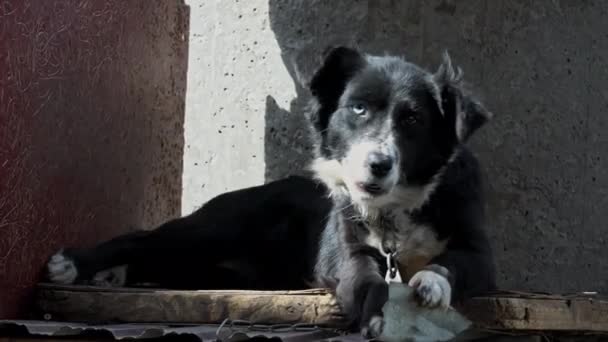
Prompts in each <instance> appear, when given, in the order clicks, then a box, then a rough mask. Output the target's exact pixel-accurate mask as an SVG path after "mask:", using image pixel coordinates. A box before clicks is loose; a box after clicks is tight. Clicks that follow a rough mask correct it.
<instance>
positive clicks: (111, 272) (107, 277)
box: [90, 265, 127, 287]
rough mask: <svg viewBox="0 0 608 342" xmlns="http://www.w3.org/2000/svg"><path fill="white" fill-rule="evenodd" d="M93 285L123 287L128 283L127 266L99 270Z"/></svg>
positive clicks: (92, 281)
mask: <svg viewBox="0 0 608 342" xmlns="http://www.w3.org/2000/svg"><path fill="white" fill-rule="evenodd" d="M90 283H91V285H93V286H101V287H121V286H124V285H125V284H126V283H127V266H126V265H123V266H116V267H113V268H109V269H107V270H103V271H101V272H97V273H96V274H95V276H94V277H93V279H92V280H91V282H90Z"/></svg>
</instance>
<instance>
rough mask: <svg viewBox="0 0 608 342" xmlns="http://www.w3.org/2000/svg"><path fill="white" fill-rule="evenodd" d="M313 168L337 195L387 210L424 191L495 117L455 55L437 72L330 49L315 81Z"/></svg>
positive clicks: (395, 60)
mask: <svg viewBox="0 0 608 342" xmlns="http://www.w3.org/2000/svg"><path fill="white" fill-rule="evenodd" d="M310 90H311V92H312V95H313V106H312V110H311V112H310V113H309V115H310V117H309V119H310V122H311V124H312V127H313V131H314V135H315V137H316V142H317V159H316V160H315V162H314V163H313V170H314V171H315V173H316V175H317V177H319V178H320V179H321V180H323V181H324V182H325V183H326V184H327V185H328V186H329V187H330V188H331V189H332V192H334V193H336V192H340V193H345V194H347V195H348V196H350V198H351V199H352V200H353V202H355V203H357V204H364V205H365V206H367V207H374V206H376V207H380V206H384V205H386V204H387V203H388V202H393V201H399V200H400V199H399V197H400V196H399V194H403V193H405V192H407V191H408V189H423V188H424V187H425V186H426V185H428V184H431V183H432V182H433V178H434V176H435V175H436V174H437V173H438V172H439V171H440V170H441V169H442V167H443V166H444V165H446V164H447V163H448V162H449V160H450V158H451V157H452V156H453V155H454V153H455V151H456V150H457V148H458V146H459V145H460V144H462V143H463V142H465V141H466V140H467V139H468V138H469V137H470V136H471V134H473V132H475V131H476V130H477V129H478V128H479V127H481V126H482V125H483V124H484V123H485V122H486V121H487V120H488V119H489V118H490V117H491V114H490V112H488V111H487V110H486V109H485V108H484V107H483V106H482V105H481V104H480V103H479V102H477V100H475V99H474V98H473V97H472V96H471V94H470V93H469V92H468V91H466V90H465V89H464V87H463V85H462V72H461V71H460V69H458V68H457V69H454V67H453V66H452V63H451V61H450V58H449V56H448V55H447V53H446V54H445V55H444V58H443V62H442V64H441V65H440V66H439V68H438V70H437V71H436V72H435V73H430V72H427V71H425V70H423V69H421V68H420V67H418V66H416V65H414V64H411V63H408V62H406V61H405V60H403V59H401V58H397V57H389V56H384V57H380V56H369V55H363V54H361V53H359V52H358V51H356V50H353V49H349V48H344V47H339V48H334V49H332V50H331V51H329V52H328V54H327V56H326V57H325V60H324V62H323V65H322V66H321V68H319V69H318V71H317V72H316V73H315V74H314V76H313V78H312V81H311V82H310Z"/></svg>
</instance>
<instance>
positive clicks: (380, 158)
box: [367, 152, 393, 177]
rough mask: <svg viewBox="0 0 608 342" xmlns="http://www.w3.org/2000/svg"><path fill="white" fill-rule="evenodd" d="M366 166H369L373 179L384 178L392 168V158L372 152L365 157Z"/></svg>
mask: <svg viewBox="0 0 608 342" xmlns="http://www.w3.org/2000/svg"><path fill="white" fill-rule="evenodd" d="M367 165H368V166H369V168H370V170H371V172H372V175H374V176H375V177H384V176H386V175H388V173H389V172H390V171H391V169H392V168H393V158H391V156H388V155H386V154H382V153H378V152H373V153H370V154H369V155H368V156H367Z"/></svg>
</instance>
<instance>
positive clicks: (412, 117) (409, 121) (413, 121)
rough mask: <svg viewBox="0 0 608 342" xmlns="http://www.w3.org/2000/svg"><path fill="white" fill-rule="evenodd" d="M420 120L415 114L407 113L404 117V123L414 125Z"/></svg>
mask: <svg viewBox="0 0 608 342" xmlns="http://www.w3.org/2000/svg"><path fill="white" fill-rule="evenodd" d="M417 122H418V117H417V116H416V115H414V114H410V115H407V116H406V117H405V118H403V123H404V124H406V125H414V124H416V123H417Z"/></svg>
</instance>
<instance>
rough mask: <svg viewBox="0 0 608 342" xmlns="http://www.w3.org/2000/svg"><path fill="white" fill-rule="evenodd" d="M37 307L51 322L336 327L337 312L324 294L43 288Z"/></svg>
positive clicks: (73, 287)
mask: <svg viewBox="0 0 608 342" xmlns="http://www.w3.org/2000/svg"><path fill="white" fill-rule="evenodd" d="M38 306H39V309H40V310H41V312H42V313H44V314H48V315H50V317H49V316H47V318H50V319H53V320H65V321H75V322H131V323H149V322H171V323H221V322H222V321H224V320H225V319H226V318H230V319H232V320H249V321H253V322H256V323H289V324H293V323H308V324H316V325H320V326H336V325H339V323H340V310H339V307H338V305H337V303H336V300H335V298H334V296H333V295H331V294H330V293H328V292H327V291H325V290H306V291H277V292H268V291H171V290H148V289H145V290H136V289H120V288H114V289H107V288H94V287H80V286H55V285H51V286H49V285H41V286H39V289H38Z"/></svg>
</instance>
